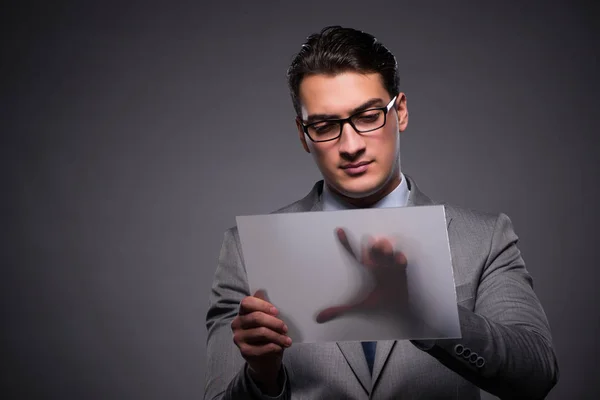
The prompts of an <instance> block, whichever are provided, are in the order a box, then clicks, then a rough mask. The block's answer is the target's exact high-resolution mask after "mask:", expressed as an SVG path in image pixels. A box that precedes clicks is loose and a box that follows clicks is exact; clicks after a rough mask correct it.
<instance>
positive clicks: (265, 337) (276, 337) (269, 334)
mask: <svg viewBox="0 0 600 400" xmlns="http://www.w3.org/2000/svg"><path fill="white" fill-rule="evenodd" d="M234 336H235V339H236V343H240V344H241V343H246V344H253V345H261V344H267V343H275V344H276V345H278V346H282V347H290V346H291V345H292V339H291V338H290V337H289V336H286V335H282V334H280V333H278V332H275V331H273V330H271V329H269V328H265V327H264V326H261V327H259V328H253V329H247V330H244V331H239V332H236V334H235V335H234Z"/></svg>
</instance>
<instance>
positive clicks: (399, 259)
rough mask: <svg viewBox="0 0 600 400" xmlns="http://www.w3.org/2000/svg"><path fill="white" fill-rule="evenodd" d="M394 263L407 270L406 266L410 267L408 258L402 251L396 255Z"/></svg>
mask: <svg viewBox="0 0 600 400" xmlns="http://www.w3.org/2000/svg"><path fill="white" fill-rule="evenodd" d="M394 261H395V263H396V265H398V266H400V267H403V268H406V266H407V265H408V260H407V258H406V255H404V253H402V252H401V251H398V252H396V253H395V254H394Z"/></svg>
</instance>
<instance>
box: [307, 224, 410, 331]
mask: <svg viewBox="0 0 600 400" xmlns="http://www.w3.org/2000/svg"><path fill="white" fill-rule="evenodd" d="M336 235H337V238H338V240H339V242H340V243H341V245H342V247H343V248H344V249H345V250H346V252H347V253H348V254H349V255H350V257H351V259H352V260H353V261H354V263H355V265H356V266H357V267H359V268H364V269H365V271H367V273H368V274H369V275H370V276H371V277H372V282H373V285H372V287H371V286H369V287H367V285H368V283H367V282H365V287H363V288H362V289H361V290H359V291H358V292H357V293H356V294H355V295H354V296H353V298H352V299H350V300H349V301H347V302H345V303H344V304H340V305H335V306H331V307H328V308H326V309H324V310H322V311H320V312H319V313H318V314H317V316H316V321H317V322H318V323H324V322H327V321H331V320H332V319H334V318H338V317H340V316H343V315H347V314H355V313H367V314H371V313H386V314H391V315H392V316H398V317H401V315H403V314H405V313H406V312H407V311H408V287H407V280H406V267H407V259H406V256H405V255H404V254H403V253H402V252H400V251H396V250H394V246H393V244H392V242H391V240H390V239H389V238H385V237H377V238H370V239H369V241H368V243H367V244H366V245H363V246H362V249H361V251H360V254H359V255H357V254H356V253H355V252H354V250H353V249H352V247H351V245H350V242H349V240H348V235H347V234H346V231H344V229H343V228H337V229H336Z"/></svg>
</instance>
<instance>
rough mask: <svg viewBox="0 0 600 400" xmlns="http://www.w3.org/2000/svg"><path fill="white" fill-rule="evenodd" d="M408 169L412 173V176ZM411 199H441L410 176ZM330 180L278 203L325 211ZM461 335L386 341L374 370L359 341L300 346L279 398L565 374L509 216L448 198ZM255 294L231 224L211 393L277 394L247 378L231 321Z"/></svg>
mask: <svg viewBox="0 0 600 400" xmlns="http://www.w3.org/2000/svg"><path fill="white" fill-rule="evenodd" d="M405 176H406V175H405ZM406 178H407V183H408V184H409V188H410V196H409V204H408V205H409V206H420V205H432V204H436V203H434V202H433V201H432V200H430V199H429V198H428V197H427V196H425V195H424V194H423V193H422V192H420V191H419V189H418V187H417V186H416V184H415V182H414V181H413V180H412V178H411V177H410V176H406ZM322 189H323V181H319V182H317V183H316V184H315V186H314V187H313V189H312V190H311V191H310V193H309V194H308V195H307V196H306V197H304V198H303V199H301V200H299V201H297V202H295V203H293V204H291V205H289V206H287V207H284V208H282V209H280V210H277V211H275V212H276V213H280V212H281V213H283V212H308V211H321V210H322V203H321V193H322ZM444 207H445V210H446V219H447V223H448V236H449V240H450V250H451V255H452V264H453V269H454V277H455V283H456V293H457V301H458V311H459V320H460V325H461V330H462V338H461V339H459V340H437V341H432V342H427V343H425V342H416V341H407V340H406V341H405V340H402V341H401V340H389V341H379V342H378V344H377V352H376V357H375V364H374V367H373V375H372V376H371V374H370V373H369V369H368V366H367V363H366V360H365V356H364V353H363V349H362V346H361V344H360V342H343V343H319V344H303V345H297V346H294V345H292V347H291V348H289V349H287V350H286V351H285V353H284V359H283V363H284V371H285V388H284V390H283V392H282V393H281V394H280V396H278V397H277V399H294V400H296V399H298V400H300V399H311V400H314V399H369V398H370V399H462V400H464V399H479V398H480V392H479V388H481V389H483V390H485V391H488V392H490V393H492V394H494V395H496V396H498V397H500V398H506V399H518V398H523V399H541V398H544V397H545V396H546V395H547V393H548V392H549V391H550V389H552V387H553V386H554V385H555V384H556V382H557V380H558V364H557V360H556V356H555V354H554V351H553V349H552V338H551V335H550V328H549V325H548V321H547V318H546V315H545V313H544V311H543V309H542V306H541V304H540V302H539V300H538V298H537V297H536V295H535V293H534V291H533V288H532V279H531V277H530V275H529V273H528V272H527V270H526V268H525V264H524V262H523V259H522V257H521V255H520V252H519V249H518V248H517V246H516V243H517V236H516V234H515V232H514V231H513V228H512V225H511V221H510V219H509V218H508V217H507V216H506V215H504V214H500V215H489V214H484V213H479V212H475V211H470V210H466V209H461V208H455V207H451V206H447V205H444ZM248 295H250V293H249V288H248V284H247V280H246V272H245V266H244V259H243V256H242V252H241V246H240V240H239V236H238V231H237V228H235V227H234V228H231V229H229V230H227V231H226V232H225V238H224V241H223V246H222V249H221V253H220V256H219V261H218V266H217V270H216V273H215V278H214V283H213V286H212V292H211V294H210V298H209V310H208V313H207V317H206V325H207V329H208V339H207V359H208V368H207V376H206V387H205V395H204V398H205V399H271V397H267V396H264V395H262V394H261V393H260V391H259V390H258V389H257V388H256V386H255V385H254V383H253V382H252V381H251V380H250V379H249V377H248V375H247V372H246V369H245V368H246V367H245V361H244V359H243V358H242V357H241V355H240V352H239V349H238V348H237V346H236V345H235V344H234V343H233V335H232V332H231V326H230V324H231V321H232V320H233V318H234V317H235V316H236V314H237V311H238V306H239V303H240V301H241V300H242V299H243V298H244V297H245V296H248Z"/></svg>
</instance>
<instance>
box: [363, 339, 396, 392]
mask: <svg viewBox="0 0 600 400" xmlns="http://www.w3.org/2000/svg"><path fill="white" fill-rule="evenodd" d="M396 342H397V340H380V341H378V342H377V351H376V352H375V363H374V364H373V377H372V382H373V387H375V385H376V384H377V379H378V378H379V375H381V371H382V370H383V367H384V366H385V363H386V361H387V360H388V358H389V356H390V354H391V352H392V349H393V348H394V346H395V345H396ZM361 348H362V346H361ZM363 358H364V356H363Z"/></svg>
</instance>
